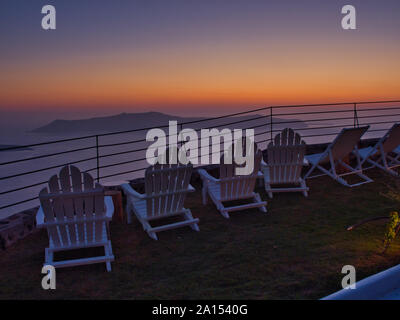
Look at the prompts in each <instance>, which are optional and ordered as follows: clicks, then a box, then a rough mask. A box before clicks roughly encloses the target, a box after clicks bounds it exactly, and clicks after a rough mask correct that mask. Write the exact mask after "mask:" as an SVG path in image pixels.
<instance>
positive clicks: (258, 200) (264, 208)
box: [254, 193, 267, 213]
mask: <svg viewBox="0 0 400 320" xmlns="http://www.w3.org/2000/svg"><path fill="white" fill-rule="evenodd" d="M254 202H256V203H260V202H262V201H261V197H260V195H259V194H258V193H256V194H255V195H254ZM258 210H260V211H261V212H265V213H266V212H267V208H266V207H265V206H260V207H259V208H258Z"/></svg>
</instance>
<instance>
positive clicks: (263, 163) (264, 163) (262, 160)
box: [261, 158, 268, 167]
mask: <svg viewBox="0 0 400 320" xmlns="http://www.w3.org/2000/svg"><path fill="white" fill-rule="evenodd" d="M267 166H268V163H266V162H265V161H264V159H262V158H261V167H267Z"/></svg>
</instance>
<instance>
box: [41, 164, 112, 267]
mask: <svg viewBox="0 0 400 320" xmlns="http://www.w3.org/2000/svg"><path fill="white" fill-rule="evenodd" d="M49 190H50V192H49ZM49 190H48V189H47V188H44V189H42V190H41V191H40V193H39V199H40V204H41V206H40V208H39V211H38V213H37V216H36V221H37V226H38V227H45V228H46V229H47V232H48V236H49V243H50V244H49V247H48V248H46V249H45V265H52V266H54V267H56V268H57V267H59V268H61V267H70V266H78V265H83V264H93V263H106V267H107V271H111V261H114V256H113V252H112V247H111V241H110V237H109V229H108V223H109V221H110V220H111V219H112V216H113V213H114V205H113V202H112V199H111V197H105V196H104V190H103V188H102V187H101V186H100V185H99V184H96V185H94V181H93V178H92V177H91V176H90V175H89V174H88V173H83V174H81V172H80V171H79V169H78V168H76V167H74V166H71V167H68V166H66V167H64V168H62V169H61V171H60V173H59V177H58V176H57V175H54V176H52V177H51V178H50V180H49ZM90 247H104V256H99V257H91V258H82V259H73V260H64V261H54V259H53V253H54V252H56V251H66V250H72V249H80V248H90Z"/></svg>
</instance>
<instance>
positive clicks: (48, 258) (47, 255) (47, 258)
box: [44, 248, 53, 265]
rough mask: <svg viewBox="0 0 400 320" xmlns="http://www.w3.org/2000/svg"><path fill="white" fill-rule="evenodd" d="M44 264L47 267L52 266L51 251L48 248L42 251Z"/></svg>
mask: <svg viewBox="0 0 400 320" xmlns="http://www.w3.org/2000/svg"><path fill="white" fill-rule="evenodd" d="M44 259H45V260H44V262H45V264H47V265H53V251H52V250H50V248H46V249H44Z"/></svg>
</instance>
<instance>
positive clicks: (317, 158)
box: [305, 153, 326, 165]
mask: <svg viewBox="0 0 400 320" xmlns="http://www.w3.org/2000/svg"><path fill="white" fill-rule="evenodd" d="M324 155H325V153H315V154H310V155H306V156H305V159H306V160H307V161H308V162H309V163H311V164H312V165H315V164H317V163H318V162H321V160H324V159H323V157H324ZM325 158H326V157H325Z"/></svg>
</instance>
